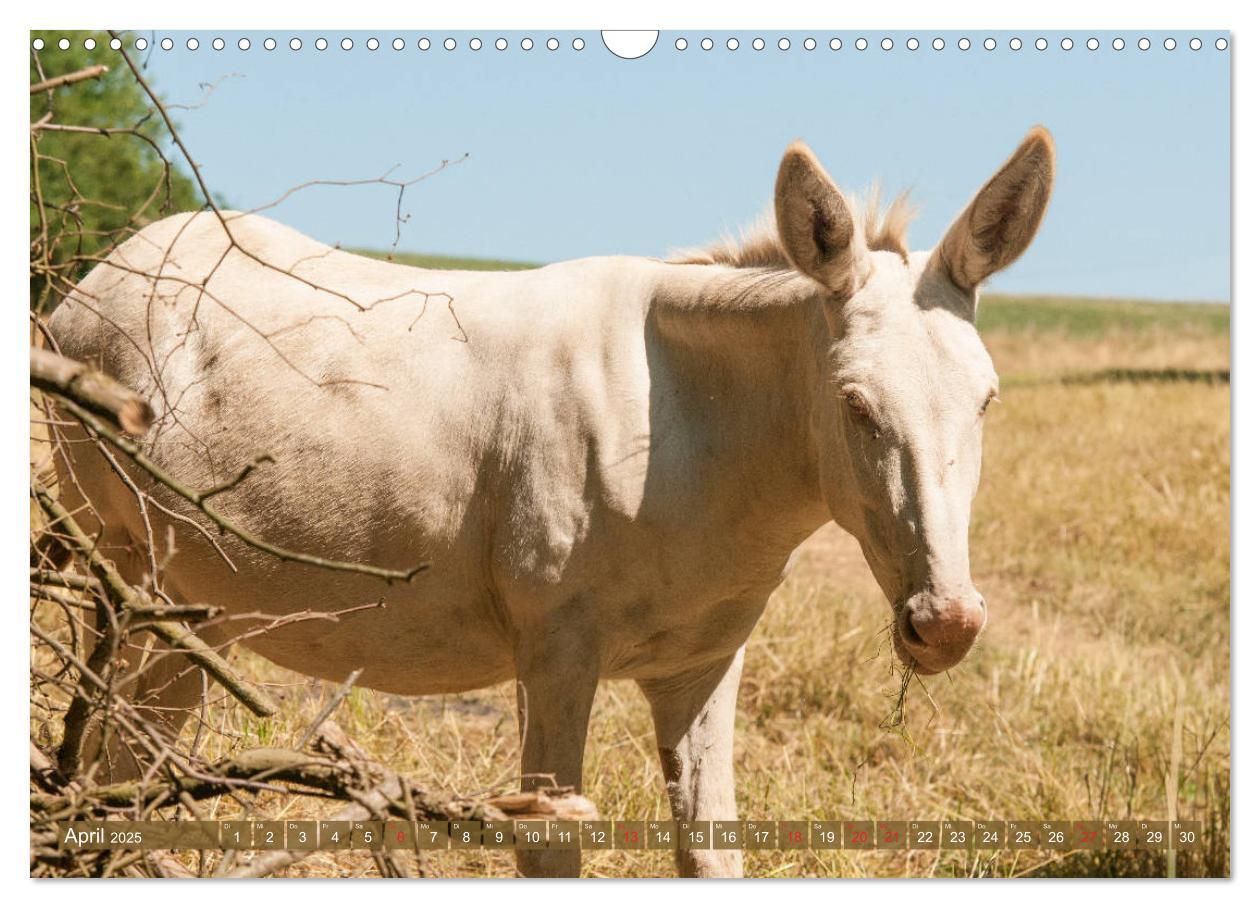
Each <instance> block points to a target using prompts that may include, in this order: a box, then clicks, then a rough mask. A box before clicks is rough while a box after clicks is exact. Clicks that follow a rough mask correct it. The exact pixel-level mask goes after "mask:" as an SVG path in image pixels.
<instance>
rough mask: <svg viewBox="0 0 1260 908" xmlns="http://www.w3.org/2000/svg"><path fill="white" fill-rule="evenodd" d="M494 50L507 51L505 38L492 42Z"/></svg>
mask: <svg viewBox="0 0 1260 908" xmlns="http://www.w3.org/2000/svg"><path fill="white" fill-rule="evenodd" d="M494 49H495V50H507V49H508V43H507V38H495V40H494Z"/></svg>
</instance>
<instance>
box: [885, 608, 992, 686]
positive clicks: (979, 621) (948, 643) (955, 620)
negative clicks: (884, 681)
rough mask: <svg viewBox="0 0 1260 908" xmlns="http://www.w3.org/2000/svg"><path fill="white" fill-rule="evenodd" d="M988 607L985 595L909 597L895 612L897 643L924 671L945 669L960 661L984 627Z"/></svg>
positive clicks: (932, 671)
mask: <svg viewBox="0 0 1260 908" xmlns="http://www.w3.org/2000/svg"><path fill="white" fill-rule="evenodd" d="M986 612H987V609H986V607H985V602H984V597H983V596H981V595H980V594H979V593H975V592H973V593H971V594H970V595H953V596H934V595H931V594H927V593H920V594H918V595H916V596H912V597H910V598H909V599H908V600H906V603H905V604H904V605H903V606H902V608H901V614H900V615H898V619H899V620H898V622H897V629H898V631H899V632H900V633H899V638H900V642H901V643H902V645H903V646H904V648H905V651H906V654H907V655H909V656H910V657H911V658H912V659H913V661H914V663H915V664H916V666H917V667H918V668H919V669H920V670H922V671H924V672H925V673H934V672H940V671H944V670H945V669H947V668H950V667H952V666H954V665H957V664H958V663H959V662H961V661H962V658H963V657H964V656H966V655H967V653H968V652H969V651H970V650H971V646H972V644H973V643H975V642H976V638H977V637H979V636H980V632H981V631H982V630H984V623H985V618H986Z"/></svg>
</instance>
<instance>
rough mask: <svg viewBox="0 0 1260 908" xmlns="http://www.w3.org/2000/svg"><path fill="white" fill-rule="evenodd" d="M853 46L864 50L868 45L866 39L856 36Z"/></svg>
mask: <svg viewBox="0 0 1260 908" xmlns="http://www.w3.org/2000/svg"><path fill="white" fill-rule="evenodd" d="M853 46H854V47H856V48H857V49H858V50H866V48H867V47H868V46H869V45H868V44H867V41H866V39H865V38H858V39H857V40H856V41H854V42H853Z"/></svg>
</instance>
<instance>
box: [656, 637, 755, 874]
mask: <svg viewBox="0 0 1260 908" xmlns="http://www.w3.org/2000/svg"><path fill="white" fill-rule="evenodd" d="M743 667H744V648H743V647H740V648H739V650H738V651H736V652H735V653H734V654H733V655H731V656H728V657H726V658H724V659H720V660H718V661H717V662H715V663H712V664H710V665H707V666H704V667H703V668H701V669H698V670H696V671H692V672H687V673H684V674H681V675H678V676H675V677H671V678H664V679H653V680H651V681H641V682H640V683H639V686H640V687H641V688H642V689H643V693H644V694H646V695H647V698H648V702H649V703H650V704H651V706H652V719H653V721H654V722H655V724H656V746H657V749H658V750H659V751H660V755H661V767H662V768H663V769H664V771H665V788H666V790H667V791H668V792H669V803H670V807H671V808H672V810H673V813H674V819H676V820H734V819H736V815H735V771H734V764H733V748H734V739H735V697H736V694H737V693H738V692H739V676H740V672H741V671H742V670H743ZM675 858H676V859H677V862H678V870H679V872H680V873H681V874H682V875H683V876H705V877H714V876H723V877H737V876H743V873H744V856H743V854H742V853H741V852H740V851H738V850H726V849H716V848H715V849H706V850H690V849H679V850H678V851H677V852H676V853H675Z"/></svg>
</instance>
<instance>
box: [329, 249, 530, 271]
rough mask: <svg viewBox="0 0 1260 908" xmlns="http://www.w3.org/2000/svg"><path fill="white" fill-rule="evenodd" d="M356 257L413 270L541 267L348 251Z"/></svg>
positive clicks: (523, 268)
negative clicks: (377, 260) (405, 266)
mask: <svg viewBox="0 0 1260 908" xmlns="http://www.w3.org/2000/svg"><path fill="white" fill-rule="evenodd" d="M346 251H347V252H353V253H354V254H355V255H365V256H367V257H368V258H373V259H383V260H385V261H389V262H395V263H397V264H399V265H410V266H411V267H413V268H433V269H435V270H438V271H528V270H530V269H531V268H538V267H540V266H539V265H538V264H536V263H534V262H509V261H505V260H503V259H480V258H465V257H462V256H458V255H427V254H425V253H423V252H395V253H392V254H391V253H389V252H382V251H380V250H378V249H347V250H346Z"/></svg>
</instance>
